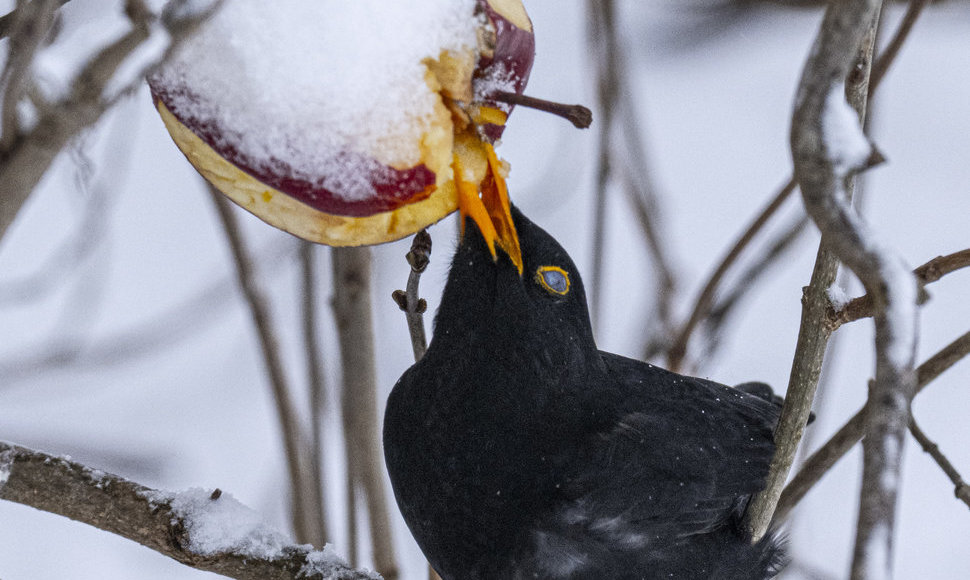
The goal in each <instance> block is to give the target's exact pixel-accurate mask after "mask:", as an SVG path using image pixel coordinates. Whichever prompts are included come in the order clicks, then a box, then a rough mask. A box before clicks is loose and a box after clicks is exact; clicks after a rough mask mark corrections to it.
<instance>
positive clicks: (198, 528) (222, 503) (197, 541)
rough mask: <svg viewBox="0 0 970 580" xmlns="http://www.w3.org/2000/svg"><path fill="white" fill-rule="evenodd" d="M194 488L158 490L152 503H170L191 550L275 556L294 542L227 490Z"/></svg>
mask: <svg viewBox="0 0 970 580" xmlns="http://www.w3.org/2000/svg"><path fill="white" fill-rule="evenodd" d="M214 495H216V494H214V492H213V490H207V489H202V488H192V489H189V490H186V491H182V492H178V493H175V494H171V493H169V492H155V493H152V494H150V495H149V496H148V499H150V500H151V501H153V502H156V503H161V502H167V503H169V504H170V505H171V506H172V512H173V513H174V514H175V515H177V516H178V517H180V518H182V521H183V523H184V524H185V530H186V532H188V537H189V543H188V546H187V547H188V549H189V550H191V551H192V552H195V553H196V554H200V555H203V556H208V555H212V554H217V553H221V552H234V553H237V554H243V555H246V556H252V557H254V558H263V559H273V558H276V557H279V556H280V555H281V551H282V549H283V547H284V546H290V545H292V542H291V541H290V540H289V538H287V537H286V536H285V535H284V534H283V533H282V532H280V531H278V530H276V529H275V528H272V527H270V526H268V525H266V524H265V523H263V520H262V517H261V516H260V515H259V514H258V513H256V512H255V511H254V510H252V509H250V508H248V507H246V506H245V505H243V504H242V503H240V502H239V501H237V500H236V499H235V498H233V497H232V496H231V495H229V494H227V493H221V492H220V493H219V494H217V495H218V497H217V499H213V497H214Z"/></svg>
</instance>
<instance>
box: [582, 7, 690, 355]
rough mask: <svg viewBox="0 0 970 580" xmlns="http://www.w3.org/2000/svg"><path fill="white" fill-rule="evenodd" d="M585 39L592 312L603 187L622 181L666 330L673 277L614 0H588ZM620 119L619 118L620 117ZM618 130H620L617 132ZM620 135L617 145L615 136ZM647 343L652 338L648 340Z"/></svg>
mask: <svg viewBox="0 0 970 580" xmlns="http://www.w3.org/2000/svg"><path fill="white" fill-rule="evenodd" d="M587 13H588V14H589V22H590V25H589V31H588V37H589V44H590V47H591V50H592V52H593V58H594V64H595V68H596V71H597V102H598V105H599V113H598V114H599V115H600V117H601V119H600V120H599V131H598V138H597V141H598V145H597V146H598V148H599V152H598V157H597V165H596V184H595V188H596V194H595V195H596V199H595V201H594V207H593V244H592V245H593V257H592V273H591V278H590V279H591V282H590V288H591V295H592V301H591V305H590V306H591V317H592V319H593V323H594V324H598V321H599V307H600V303H601V301H602V298H603V295H602V294H603V293H602V292H601V287H602V280H603V264H604V253H605V248H606V210H607V189H608V187H609V185H610V184H611V181H612V180H614V179H616V180H617V181H619V182H620V183H621V185H623V189H624V191H625V193H626V194H627V197H628V199H629V201H630V205H631V206H632V207H633V209H634V211H635V215H636V217H637V223H638V225H639V226H640V230H641V232H642V234H643V236H644V240H645V241H646V246H647V250H648V252H649V254H650V257H651V258H652V263H653V267H654V271H655V273H656V274H657V289H656V292H654V293H653V296H654V297H655V300H656V302H657V304H656V306H655V308H654V309H653V310H654V314H655V316H656V319H653V320H651V322H652V323H657V324H658V325H659V327H660V329H659V331H658V332H657V333H656V334H662V335H667V334H668V332H667V330H668V328H669V327H670V325H671V323H670V319H671V307H670V304H671V300H672V297H673V296H674V292H673V289H674V287H675V285H676V284H675V281H674V276H673V274H672V269H671V268H670V263H671V260H670V258H669V257H668V255H667V251H666V248H665V247H664V244H663V242H662V240H663V235H662V234H661V228H660V225H659V224H660V212H659V210H658V207H659V203H658V200H657V194H656V192H655V188H654V186H653V184H652V182H651V179H650V175H649V172H648V170H647V156H646V153H645V152H644V147H643V143H642V142H641V141H640V139H641V136H642V131H641V130H640V122H639V120H638V116H637V112H636V108H635V107H634V103H633V101H632V96H631V95H632V93H631V91H630V90H629V88H628V87H626V85H625V80H624V79H625V77H624V74H623V71H622V68H623V66H624V63H623V61H622V60H621V55H620V46H619V39H618V37H617V31H616V15H615V4H614V2H613V0H602V1H601V0H589V2H587ZM620 120H622V123H621V122H619V121H620ZM621 132H622V135H621V134H620V133H621ZM619 138H622V139H623V144H622V146H621V145H620V144H619V142H618V141H616V140H617V139H619ZM646 342H647V343H648V344H652V343H655V342H657V341H655V340H653V339H648V340H647V341H646Z"/></svg>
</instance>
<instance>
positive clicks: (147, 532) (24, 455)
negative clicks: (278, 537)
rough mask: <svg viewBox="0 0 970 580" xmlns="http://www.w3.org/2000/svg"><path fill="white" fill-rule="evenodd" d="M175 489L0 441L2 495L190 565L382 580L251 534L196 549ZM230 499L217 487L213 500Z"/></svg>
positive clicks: (262, 575) (238, 572)
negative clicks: (260, 548) (268, 548)
mask: <svg viewBox="0 0 970 580" xmlns="http://www.w3.org/2000/svg"><path fill="white" fill-rule="evenodd" d="M175 497H176V495H175V494H172V493H168V492H161V491H158V490H154V489H151V488H148V487H145V486H143V485H139V484H137V483H134V482H132V481H129V480H126V479H124V478H121V477H118V476H116V475H111V474H108V473H104V472H103V471H98V470H94V469H91V468H88V467H85V466H84V465H81V464H79V463H76V462H73V461H70V460H68V459H65V458H63V457H57V456H53V455H48V454H46V453H41V452H38V451H33V450H31V449H27V448H24V447H19V446H16V445H12V444H9V443H4V442H2V441H0V499H3V500H7V501H12V502H16V503H20V504H23V505H27V506H30V507H33V508H36V509H39V510H42V511H46V512H49V513H52V514H58V515H61V516H64V517H67V518H70V519H72V520H76V521H79V522H82V523H85V524H88V525H90V526H94V527H96V528H98V529H101V530H105V531H107V532H110V533H112V534H115V535H118V536H121V537H123V538H127V539H129V540H132V541H134V542H137V543H139V544H141V545H143V546H146V547H148V548H150V549H152V550H155V551H156V552H159V553H160V554H163V555H165V556H168V557H169V558H172V559H174V560H176V561H178V562H181V563H182V564H185V565H186V566H190V567H192V568H196V569H198V570H205V571H208V572H214V573H216V574H221V575H223V576H228V577H230V578H237V579H239V580H263V579H266V578H274V579H279V580H297V579H298V578H299V579H304V578H309V579H314V580H328V579H330V580H379V578H378V576H377V575H375V574H373V573H371V572H364V571H359V570H353V569H351V568H349V567H347V565H346V564H345V563H343V562H341V561H340V560H338V559H336V558H335V557H334V556H333V555H332V554H330V553H327V552H322V551H313V550H311V549H310V548H308V547H307V546H305V545H302V546H301V545H296V544H291V545H285V546H283V547H281V548H279V549H278V550H275V553H274V554H273V555H271V556H270V555H268V554H260V553H257V552H256V551H253V550H247V549H246V547H245V545H246V540H247V538H248V537H241V538H238V540H240V541H239V542H237V543H235V547H232V548H227V549H224V550H220V551H218V552H215V553H202V552H201V551H199V550H197V549H194V544H193V535H192V534H193V529H194V526H193V524H194V523H195V522H194V521H193V520H192V519H191V518H192V516H191V515H190V514H186V513H183V512H182V511H180V510H179V509H178V508H177V507H173V505H172V504H173V499H174V498H175ZM220 500H222V501H225V500H224V499H223V498H222V494H221V493H220V492H219V490H216V491H215V492H213V494H212V495H211V501H213V502H215V501H220Z"/></svg>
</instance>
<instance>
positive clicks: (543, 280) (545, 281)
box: [536, 266, 569, 296]
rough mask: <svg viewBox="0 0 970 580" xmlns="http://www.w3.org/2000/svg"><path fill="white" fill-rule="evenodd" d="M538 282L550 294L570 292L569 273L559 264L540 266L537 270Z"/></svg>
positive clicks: (558, 294) (559, 294)
mask: <svg viewBox="0 0 970 580" xmlns="http://www.w3.org/2000/svg"><path fill="white" fill-rule="evenodd" d="M536 282H538V283H539V285H540V286H542V288H543V289H544V290H545V291H546V292H549V293H550V294H555V295H556V296H565V295H566V294H569V273H568V272H566V271H565V270H563V269H562V268H560V267H558V266H539V268H538V269H537V270H536Z"/></svg>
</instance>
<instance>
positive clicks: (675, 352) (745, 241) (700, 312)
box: [667, 177, 798, 371]
mask: <svg viewBox="0 0 970 580" xmlns="http://www.w3.org/2000/svg"><path fill="white" fill-rule="evenodd" d="M797 185H798V184H797V183H796V182H795V178H794V177H793V178H791V179H789V180H788V183H786V184H785V185H784V186H783V187H782V188H781V190H779V191H778V193H777V194H775V196H774V197H773V198H772V199H771V201H769V202H768V203H767V204H766V205H765V207H764V209H762V210H761V213H759V214H758V216H757V217H756V218H755V219H754V221H752V222H751V225H749V226H748V229H746V230H745V231H744V233H742V234H741V236H740V237H739V238H738V239H737V241H736V242H734V245H733V246H731V249H730V250H728V253H727V254H726V255H725V256H724V258H722V259H721V262H720V263H719V264H718V265H717V267H716V268H715V269H714V273H712V274H711V276H710V278H708V280H707V283H706V284H704V288H703V290H701V293H700V294H699V295H698V296H697V300H696V301H695V302H694V308H693V309H692V310H691V313H690V316H689V317H688V318H687V322H686V323H685V324H684V326H683V327H682V328H681V329H680V332H679V333H677V338H676V339H675V340H674V342H673V344H672V345H671V347H670V350H669V351H668V352H667V366H669V367H670V368H671V369H672V370H675V371H676V370H677V369H679V368H680V365H681V364H682V363H683V361H684V357H685V356H686V355H687V342H688V341H689V340H690V337H691V335H692V334H693V332H694V330H695V329H696V328H697V325H698V324H699V323H700V322H701V320H702V319H703V318H704V317H706V316H707V315H708V314H709V313H710V309H711V307H712V306H713V304H714V296H715V293H716V292H717V289H718V286H720V284H721V280H722V279H723V278H724V275H725V274H727V272H728V270H729V269H730V268H731V266H733V265H734V263H735V262H736V261H737V259H738V257H740V256H741V253H742V252H743V251H744V249H745V248H747V247H748V245H749V244H750V243H751V240H752V239H754V237H755V235H756V234H757V233H758V232H760V231H761V229H762V228H764V226H765V224H766V223H768V220H769V219H770V218H771V217H772V216H773V215H775V213H776V212H777V211H778V209H779V208H780V207H781V206H782V204H783V203H784V202H785V201H786V200H788V198H789V197H791V194H792V193H794V191H795V188H796V187H797Z"/></svg>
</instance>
